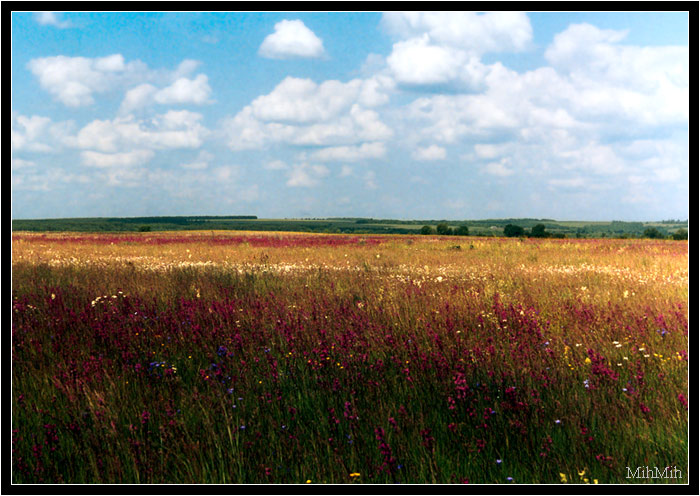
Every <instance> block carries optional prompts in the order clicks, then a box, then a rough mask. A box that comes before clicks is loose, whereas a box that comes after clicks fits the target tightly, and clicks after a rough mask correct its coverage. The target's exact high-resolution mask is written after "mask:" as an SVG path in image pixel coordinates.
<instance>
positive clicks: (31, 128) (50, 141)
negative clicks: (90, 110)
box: [11, 112, 74, 153]
mask: <svg viewBox="0 0 700 496" xmlns="http://www.w3.org/2000/svg"><path fill="white" fill-rule="evenodd" d="M73 127H74V123H73V122H72V121H64V122H53V121H52V120H51V119H50V118H48V117H44V116H39V115H33V116H31V117H28V116H25V115H21V114H16V113H14V112H13V113H12V126H11V146H12V150H13V151H26V152H40V153H50V152H56V151H58V150H59V149H60V148H61V147H62V146H63V145H64V144H65V141H66V140H67V139H69V138H68V136H69V135H70V133H71V132H72V130H73Z"/></svg>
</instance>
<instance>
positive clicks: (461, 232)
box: [455, 225, 469, 236]
mask: <svg viewBox="0 0 700 496" xmlns="http://www.w3.org/2000/svg"><path fill="white" fill-rule="evenodd" d="M455 234H456V235H457V236H469V228H468V227H467V226H465V225H461V226H459V227H458V228H457V229H456V230H455Z"/></svg>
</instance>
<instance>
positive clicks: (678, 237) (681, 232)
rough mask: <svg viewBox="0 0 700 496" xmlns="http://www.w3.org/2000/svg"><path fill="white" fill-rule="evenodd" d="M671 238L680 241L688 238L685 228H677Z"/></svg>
mask: <svg viewBox="0 0 700 496" xmlns="http://www.w3.org/2000/svg"><path fill="white" fill-rule="evenodd" d="M673 239H675V240H677V241H680V240H681V239H688V231H686V230H685V229H679V230H677V231H676V232H674V233H673Z"/></svg>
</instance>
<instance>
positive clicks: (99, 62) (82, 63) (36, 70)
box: [27, 54, 147, 107]
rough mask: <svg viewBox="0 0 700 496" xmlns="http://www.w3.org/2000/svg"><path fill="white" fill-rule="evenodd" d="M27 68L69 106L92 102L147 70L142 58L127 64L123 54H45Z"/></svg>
mask: <svg viewBox="0 0 700 496" xmlns="http://www.w3.org/2000/svg"><path fill="white" fill-rule="evenodd" d="M27 68H28V69H29V70H30V71H31V72H32V74H34V75H35V76H36V77H37V78H38V79H39V84H40V85H41V87H42V88H44V89H45V90H46V91H48V92H49V93H51V94H52V95H53V96H54V97H56V98H57V99H58V100H59V101H60V102H61V103H63V104H65V105H67V106H69V107H80V106H84V105H90V104H92V103H93V102H94V98H93V94H94V93H104V92H107V91H109V90H111V89H113V88H114V87H115V86H117V85H118V84H119V83H120V82H121V83H123V82H126V81H128V80H130V79H134V78H142V77H143V76H144V74H145V73H146V71H147V68H146V66H145V64H143V63H142V62H139V61H135V62H130V63H129V64H125V62H124V58H123V56H122V55H120V54H114V55H109V56H107V57H101V58H94V59H90V58H86V57H66V56H64V55H57V56H55V57H44V58H37V59H32V60H30V61H29V62H28V63H27Z"/></svg>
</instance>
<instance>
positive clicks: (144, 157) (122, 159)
mask: <svg viewBox="0 0 700 496" xmlns="http://www.w3.org/2000/svg"><path fill="white" fill-rule="evenodd" d="M153 155H154V152H153V151H152V150H132V151H129V152H121V153H100V152H93V151H84V152H82V153H81V157H82V160H83V164H84V165H88V166H93V167H99V168H110V167H133V166H136V165H143V164H145V163H146V162H148V161H149V160H151V159H152V158H153Z"/></svg>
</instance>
